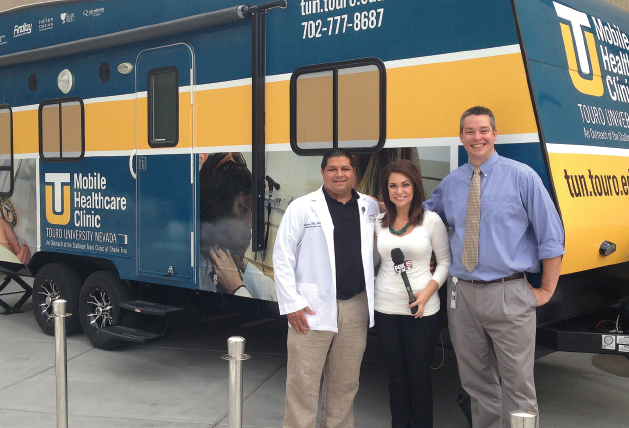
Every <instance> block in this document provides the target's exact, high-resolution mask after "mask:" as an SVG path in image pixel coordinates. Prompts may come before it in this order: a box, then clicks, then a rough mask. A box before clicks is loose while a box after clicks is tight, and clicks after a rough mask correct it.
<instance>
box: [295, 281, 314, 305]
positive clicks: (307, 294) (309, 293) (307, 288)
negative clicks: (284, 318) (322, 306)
mask: <svg viewBox="0 0 629 428" xmlns="http://www.w3.org/2000/svg"><path fill="white" fill-rule="evenodd" d="M295 286H296V288H297V292H298V293H299V294H300V295H301V297H303V298H304V299H306V301H307V302H308V307H309V308H310V309H311V310H312V311H314V312H317V307H318V306H319V295H318V293H317V284H308V283H304V282H298V283H296V284H295Z"/></svg>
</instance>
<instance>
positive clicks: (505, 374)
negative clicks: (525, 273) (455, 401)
mask: <svg viewBox="0 0 629 428" xmlns="http://www.w3.org/2000/svg"><path fill="white" fill-rule="evenodd" d="M453 291H456V308H452V302H451V301H452V292H453ZM536 307H537V300H536V299H535V295H534V294H533V292H532V291H531V290H530V289H529V286H528V282H527V281H526V279H517V280H513V281H507V282H504V283H503V282H497V283H492V284H471V283H469V282H465V281H463V280H459V281H458V283H457V284H454V282H453V281H452V282H451V283H450V285H449V287H448V323H449V328H450V337H451V338H452V344H453V346H454V351H455V352H456V358H457V363H458V366H459V375H460V377H461V383H462V385H463V388H465V390H466V391H467V392H468V394H470V397H471V404H472V423H473V426H474V428H509V427H510V422H509V412H510V411H512V410H517V409H523V410H532V411H534V412H536V413H537V412H538V407H537V396H536V393H535V380H534V377H533V364H534V360H535V329H536V316H535V308H536ZM538 420H539V419H538Z"/></svg>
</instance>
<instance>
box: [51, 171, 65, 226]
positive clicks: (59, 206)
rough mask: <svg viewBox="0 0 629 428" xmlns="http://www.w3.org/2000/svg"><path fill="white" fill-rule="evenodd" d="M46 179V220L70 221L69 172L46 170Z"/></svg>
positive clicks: (54, 222)
mask: <svg viewBox="0 0 629 428" xmlns="http://www.w3.org/2000/svg"><path fill="white" fill-rule="evenodd" d="M45 180H46V185H45V187H46V220H48V223H50V224H57V225H65V224H68V223H70V214H71V213H70V193H71V192H70V173H67V172H62V173H51V172H47V173H46V175H45Z"/></svg>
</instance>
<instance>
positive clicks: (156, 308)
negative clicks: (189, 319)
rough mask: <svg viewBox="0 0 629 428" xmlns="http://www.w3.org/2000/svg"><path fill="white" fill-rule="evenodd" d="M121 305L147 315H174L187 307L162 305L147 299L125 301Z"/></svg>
mask: <svg viewBox="0 0 629 428" xmlns="http://www.w3.org/2000/svg"><path fill="white" fill-rule="evenodd" d="M120 307H121V308H123V309H126V310H128V311H132V312H138V313H142V314H147V315H160V316H166V315H173V314H175V313H178V312H179V313H183V312H185V311H186V310H187V309H186V308H180V307H177V306H169V305H162V304H161V303H153V302H147V301H145V300H134V301H131V302H124V303H121V304H120Z"/></svg>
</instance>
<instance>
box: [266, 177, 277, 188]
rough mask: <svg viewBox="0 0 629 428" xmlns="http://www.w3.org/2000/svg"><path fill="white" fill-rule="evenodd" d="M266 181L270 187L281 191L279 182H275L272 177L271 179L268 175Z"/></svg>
mask: <svg viewBox="0 0 629 428" xmlns="http://www.w3.org/2000/svg"><path fill="white" fill-rule="evenodd" d="M266 181H268V182H269V187H272V188H274V189H275V190H280V185H279V183H278V182H276V181H275V180H273V179H272V178H271V177H269V176H268V175H267V176H266Z"/></svg>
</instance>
